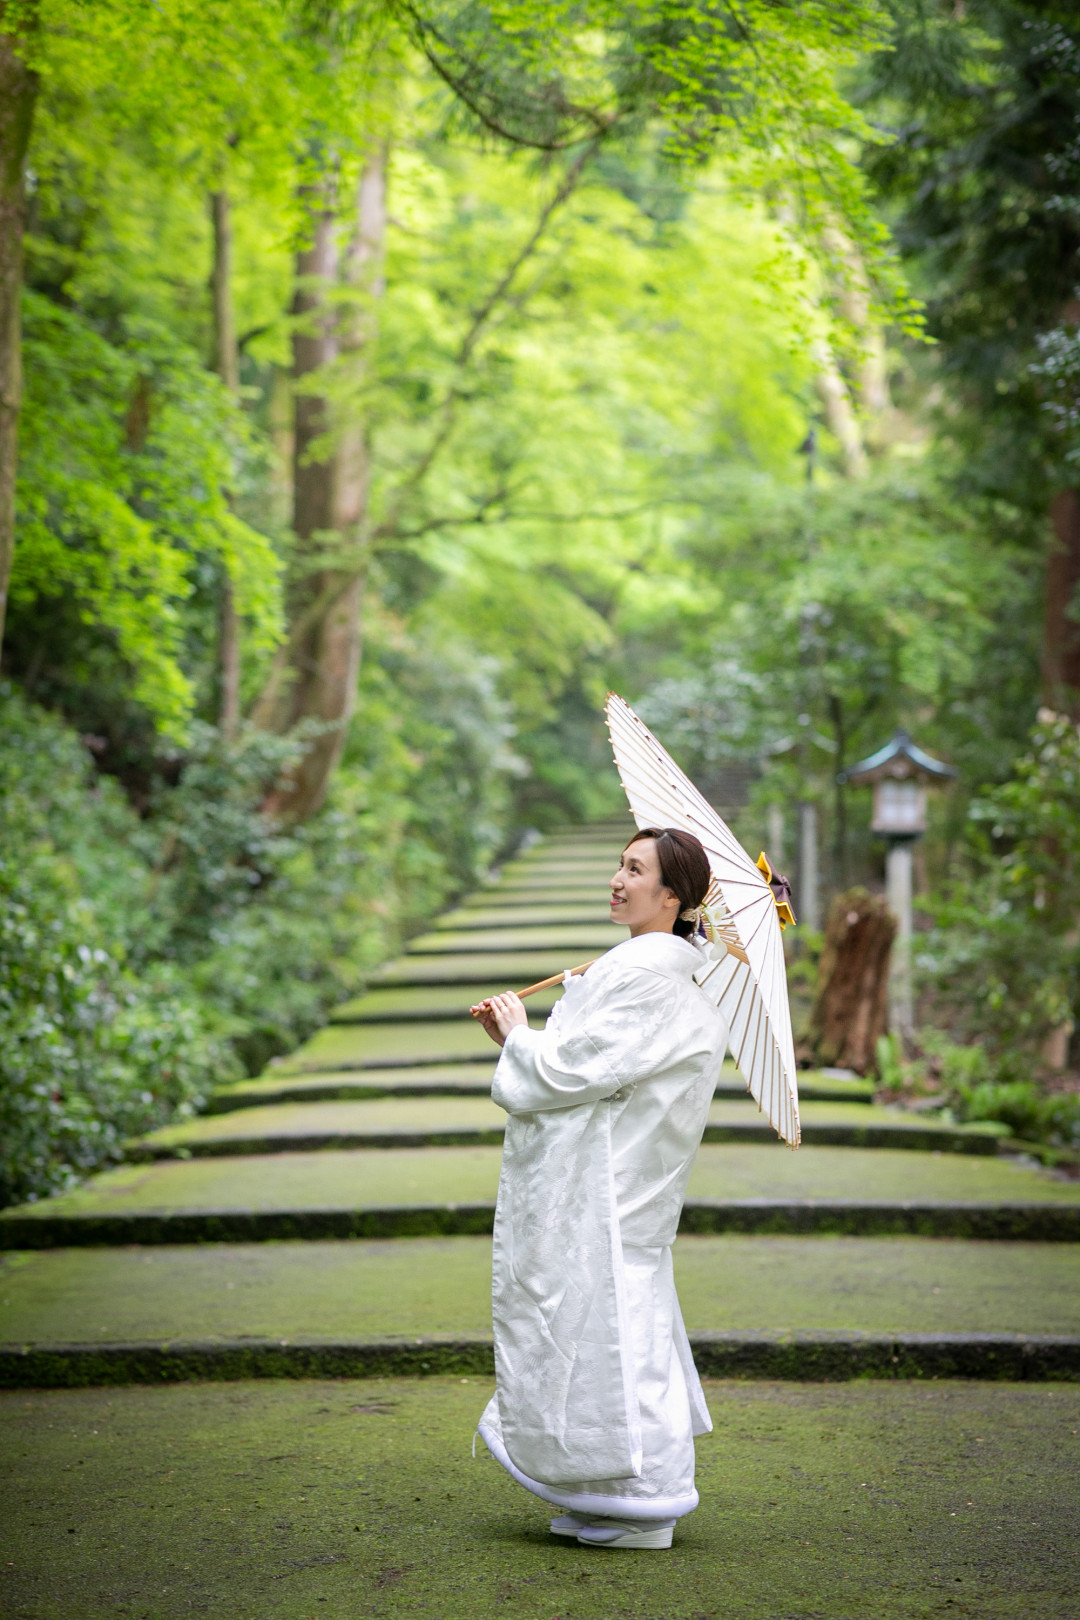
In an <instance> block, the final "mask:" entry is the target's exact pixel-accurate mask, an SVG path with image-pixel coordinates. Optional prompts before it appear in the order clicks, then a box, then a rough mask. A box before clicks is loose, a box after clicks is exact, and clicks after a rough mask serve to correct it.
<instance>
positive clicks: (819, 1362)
mask: <svg viewBox="0 0 1080 1620" xmlns="http://www.w3.org/2000/svg"><path fill="white" fill-rule="evenodd" d="M689 1342H690V1349H691V1353H692V1355H693V1357H694V1361H695V1363H696V1365H697V1368H698V1372H699V1374H700V1376H701V1377H702V1378H703V1379H710V1378H736V1379H750V1378H762V1379H769V1380H779V1379H784V1380H789V1381H799V1382H804V1383H814V1384H820V1383H823V1382H826V1381H829V1382H838V1381H842V1380H849V1379H866V1378H878V1379H887V1380H888V1381H889V1382H890V1383H894V1382H895V1381H896V1380H897V1379H916V1380H926V1379H933V1380H938V1379H966V1380H968V1381H971V1380H977V1379H984V1380H986V1381H988V1382H991V1383H994V1384H1001V1383H1005V1382H1012V1383H1017V1384H1035V1383H1050V1384H1056V1385H1057V1386H1058V1389H1059V1392H1060V1393H1062V1394H1066V1393H1071V1389H1070V1386H1071V1385H1075V1384H1076V1383H1077V1382H1078V1381H1080V1335H1069V1334H1034V1333H855V1332H849V1333H801V1332H796V1333H789V1332H772V1333H740V1332H739V1331H738V1330H737V1329H728V1330H725V1331H724V1332H721V1333H691V1334H690V1335H689ZM451 1374H452V1375H454V1376H455V1377H456V1376H458V1375H460V1374H468V1375H470V1376H472V1377H476V1378H480V1379H482V1380H483V1381H484V1382H485V1383H489V1384H490V1382H491V1380H492V1379H493V1378H494V1376H495V1352H494V1346H493V1344H492V1341H491V1338H490V1337H489V1336H487V1335H484V1336H477V1337H475V1338H469V1337H464V1336H461V1337H458V1338H451V1337H450V1336H448V1335H441V1336H439V1337H438V1338H435V1337H431V1336H425V1337H418V1338H414V1339H393V1338H391V1339H376V1340H372V1339H364V1338H359V1337H355V1336H352V1337H348V1338H344V1337H343V1338H337V1339H315V1338H311V1337H309V1336H307V1335H300V1336H298V1337H296V1338H285V1339H276V1338H275V1339H264V1338H260V1337H258V1336H257V1335H255V1334H250V1335H248V1336H246V1337H244V1338H242V1339H184V1338H175V1339H168V1340H160V1339H159V1340H145V1339H144V1340H134V1341H132V1340H127V1341H121V1342H119V1343H116V1342H107V1341H105V1342H99V1343H98V1344H81V1343H79V1342H75V1343H74V1344H71V1343H65V1342H62V1341H61V1342H55V1343H45V1344H30V1345H5V1344H3V1343H2V1342H0V1389H7V1390H49V1389H54V1390H56V1389H62V1390H72V1389H95V1390H97V1391H99V1399H100V1391H101V1390H103V1389H108V1388H111V1389H116V1388H117V1386H120V1385H125V1384H128V1385H135V1384H153V1385H162V1384H190V1383H194V1382H198V1383H200V1384H208V1383H211V1382H213V1381H215V1380H217V1381H222V1380H224V1381H227V1382H229V1383H237V1382H238V1381H239V1380H240V1379H249V1378H250V1379H256V1378H261V1379H267V1378H271V1379H273V1378H276V1379H293V1380H296V1379H307V1380H311V1379H334V1380H341V1379H346V1378H375V1379H378V1380H380V1386H381V1387H382V1388H385V1385H384V1384H383V1382H382V1381H383V1380H385V1379H388V1378H408V1377H413V1378H434V1377H439V1376H443V1377H447V1376H449V1375H451ZM467 1381H468V1380H467V1379H465V1378H463V1379H462V1382H463V1383H464V1382H467ZM241 1387H242V1386H241ZM1051 1393H1052V1392H1051ZM107 1404H111V1403H107ZM371 1409H372V1410H375V1411H378V1410H379V1408H378V1406H375V1407H373V1408H371ZM323 1410H329V1408H323ZM358 1410H366V1408H363V1407H361V1408H358ZM474 1421H475V1414H474ZM983 1426H984V1427H985V1425H983ZM301 1500H304V1498H301ZM414 1500H415V1501H419V1500H421V1498H419V1497H415V1498H414ZM890 1500H891V1501H892V1502H893V1503H894V1504H895V1498H892V1499H890ZM1004 1511H1008V1509H1005V1510H1004ZM354 1529H359V1526H358V1525H357V1526H354ZM957 1579H959V1577H957ZM85 1612H86V1611H85V1610H81V1611H80V1613H83V1614H85ZM114 1612H115V1611H114ZM384 1612H385V1611H384ZM909 1612H910V1611H909ZM1029 1612H1030V1611H1029ZM1061 1613H1062V1611H1061V1610H1056V1611H1054V1615H1053V1617H1052V1620H1057V1617H1058V1615H1060V1614H1061ZM688 1620H691V1617H690V1616H689V1615H688ZM695 1620H696V1617H695ZM1048 1620H1050V1617H1049V1616H1048Z"/></svg>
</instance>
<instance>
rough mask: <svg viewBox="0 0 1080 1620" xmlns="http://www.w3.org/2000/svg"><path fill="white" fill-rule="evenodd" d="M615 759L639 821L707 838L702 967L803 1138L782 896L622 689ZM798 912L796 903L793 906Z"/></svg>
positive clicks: (755, 1071)
mask: <svg viewBox="0 0 1080 1620" xmlns="http://www.w3.org/2000/svg"><path fill="white" fill-rule="evenodd" d="M606 713H607V723H608V730H609V732H610V733H611V747H612V750H613V752H614V754H615V765H616V767H617V769H618V772H619V776H620V777H621V779H622V785H623V787H624V788H625V789H626V797H627V800H628V801H629V804H630V813H631V815H632V816H633V817H634V820H635V821H636V822H637V824H638V826H639V827H679V828H681V829H682V831H683V832H688V833H693V835H694V837H695V838H698V839H700V841H701V843H702V845H703V846H704V849H705V853H706V855H707V856H708V857H709V865H710V867H711V868H712V883H711V885H710V887H709V892H708V894H707V895H706V896H705V903H704V907H703V910H704V914H705V921H706V924H707V927H708V932H709V935H710V938H711V939H712V941H713V946H714V949H713V952H712V953H711V959H710V960H709V962H708V963H706V964H705V965H704V966H702V967H700V968H699V969H698V970H697V972H696V973H695V975H694V977H695V978H696V980H697V982H698V984H700V985H701V988H702V989H703V990H704V991H705V993H706V994H707V995H708V996H709V997H710V999H711V1000H713V1001H715V1002H716V1005H717V1006H718V1007H719V1009H720V1011H721V1013H723V1015H724V1017H725V1019H726V1020H727V1023H728V1027H729V1029H730V1032H731V1033H730V1044H731V1052H732V1056H733V1057H734V1059H735V1062H736V1063H737V1064H738V1066H739V1071H740V1073H741V1074H742V1077H743V1079H744V1080H745V1081H746V1085H747V1089H748V1090H749V1092H750V1095H751V1096H752V1097H753V1098H754V1099H755V1101H756V1102H757V1105H758V1107H759V1108H760V1109H761V1111H762V1112H763V1113H764V1114H766V1115H767V1116H768V1120H769V1124H770V1125H771V1126H772V1127H773V1129H774V1130H775V1131H776V1132H777V1133H778V1134H779V1135H780V1136H782V1137H783V1139H784V1141H785V1142H789V1143H790V1144H791V1146H792V1147H793V1148H795V1147H798V1145H799V1135H800V1133H799V1093H798V1085H797V1082H796V1076H795V1048H794V1044H793V1042H792V1038H791V1013H790V1011H789V1008H788V994H787V975H786V973H785V970H784V948H783V944H782V941H781V921H780V902H779V900H778V898H777V896H776V895H774V893H773V890H772V889H771V888H770V886H769V882H768V881H767V877H771V872H770V871H769V867H768V862H767V861H765V863H764V866H765V870H764V872H763V871H762V869H761V866H759V865H755V864H754V862H753V861H752V860H751V859H750V857H749V855H748V854H747V853H746V851H745V850H744V849H743V847H742V845H741V844H740V843H739V841H738V839H737V838H736V837H735V835H734V834H733V833H732V831H731V829H730V828H729V827H728V826H727V824H726V822H724V821H723V820H722V819H721V817H720V816H718V815H717V813H716V811H715V810H714V809H713V807H712V805H711V804H709V803H708V802H707V800H706V799H704V798H703V797H702V795H701V794H700V793H699V792H698V790H697V788H696V787H695V786H694V784H693V783H692V782H691V781H690V780H689V778H688V777H686V776H684V775H683V773H682V771H681V770H680V769H679V767H678V766H677V765H676V763H675V761H674V760H673V759H672V757H671V755H670V754H669V753H668V752H667V750H666V749H665V748H662V747H661V746H660V744H659V743H658V742H657V740H656V738H655V737H654V736H653V734H652V732H651V731H650V730H649V728H648V726H647V725H645V723H644V721H642V720H639V719H638V717H637V715H636V714H635V713H634V711H633V709H632V708H631V707H630V705H629V704H628V703H625V702H624V701H623V699H622V698H621V697H617V696H616V695H615V693H614V692H611V693H609V694H608V700H607V705H606ZM786 909H787V910H788V914H789V915H790V907H788V908H786Z"/></svg>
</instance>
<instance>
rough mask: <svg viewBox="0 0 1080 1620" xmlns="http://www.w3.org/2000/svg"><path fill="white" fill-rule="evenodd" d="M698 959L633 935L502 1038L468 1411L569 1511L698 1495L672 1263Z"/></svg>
mask: <svg viewBox="0 0 1080 1620" xmlns="http://www.w3.org/2000/svg"><path fill="white" fill-rule="evenodd" d="M700 960H701V958H700V954H699V952H698V951H697V950H696V949H695V948H694V947H693V946H691V945H689V944H688V943H687V942H686V941H685V940H682V939H678V938H676V937H674V936H673V935H670V934H645V935H640V936H639V937H638V938H637V939H632V940H627V941H626V942H625V943H624V944H622V945H619V946H617V947H616V948H615V949H614V950H613V951H610V952H609V953H608V954H607V955H606V956H605V957H603V958H602V959H601V961H599V962H598V963H596V965H595V966H594V967H592V968H590V969H589V972H588V973H587V974H585V975H583V976H582V977H580V978H578V979H575V980H571V981H570V982H569V983H568V984H567V987H566V990H565V993H564V995H563V997H562V999H561V1000H560V1001H559V1003H558V1004H557V1006H556V1007H555V1010H554V1012H553V1013H552V1015H551V1017H550V1018H549V1019H548V1022H547V1026H546V1028H545V1029H544V1030H543V1031H537V1030H530V1029H527V1028H523V1027H518V1028H516V1029H515V1030H513V1031H512V1032H511V1035H510V1037H509V1038H508V1040H507V1041H506V1044H505V1045H504V1047H503V1055H502V1057H501V1059H500V1061H499V1065H498V1068H497V1069H496V1073H495V1079H494V1082H493V1084H492V1093H491V1094H492V1097H493V1098H494V1100H495V1101H496V1102H497V1103H498V1104H499V1105H500V1107H502V1108H505V1109H506V1111H507V1113H508V1115H509V1119H508V1121H507V1129H506V1138H505V1143H504V1147H503V1168H502V1175H501V1178H500V1182H499V1199H498V1206H497V1210H496V1217H495V1241H494V1263H493V1285H492V1314H493V1321H494V1333H495V1361H496V1378H497V1390H496V1394H495V1396H494V1397H493V1398H492V1400H491V1402H489V1404H488V1407H487V1409H486V1410H485V1412H484V1414H483V1417H482V1419H481V1421H480V1434H481V1436H482V1438H483V1440H484V1441H485V1444H486V1445H487V1446H488V1449H489V1450H490V1451H491V1452H492V1454H493V1455H494V1456H495V1457H497V1458H498V1460H499V1461H500V1462H502V1464H503V1466H504V1467H507V1468H508V1469H509V1471H510V1472H511V1473H512V1474H513V1476H514V1477H515V1478H516V1479H518V1481H519V1482H520V1483H521V1484H523V1485H525V1486H526V1488H527V1489H529V1490H532V1491H534V1492H535V1493H536V1494H537V1495H540V1496H542V1497H543V1498H544V1499H545V1500H546V1501H549V1502H553V1503H555V1504H556V1505H558V1506H561V1507H565V1508H568V1509H570V1510H571V1511H573V1510H576V1509H578V1508H580V1509H582V1510H583V1511H585V1512H592V1513H597V1512H601V1511H603V1512H605V1513H608V1514H618V1513H620V1512H622V1513H626V1514H630V1515H631V1516H636V1517H638V1518H671V1517H673V1516H674V1517H678V1516H680V1515H681V1514H683V1513H688V1512H690V1511H691V1509H692V1508H693V1507H695V1506H696V1505H697V1492H696V1491H695V1489H694V1447H693V1436H694V1434H701V1433H704V1432H706V1431H707V1430H708V1429H709V1428H710V1427H711V1424H710V1421H709V1415H708V1411H707V1409H706V1406H705V1400H704V1396H703V1394H702V1390H701V1384H700V1381H699V1380H698V1376H697V1373H696V1371H695V1369H694V1364H693V1359H692V1357H691V1354H690V1346H689V1343H688V1341H687V1338H686V1332H685V1329H684V1327H683V1323H682V1317H681V1315H680V1312H679V1304H678V1299H677V1297H676V1294H675V1286H674V1281H673V1278H672V1270H671V1244H672V1242H673V1241H674V1238H675V1233H676V1228H677V1226H678V1221H679V1214H680V1211H681V1209H682V1202H683V1196H684V1194H685V1190H686V1182H687V1179H688V1177H689V1174H690V1167H691V1165H692V1163H693V1159H694V1155H695V1153H696V1152H697V1148H698V1145H699V1143H700V1141H701V1135H702V1131H703V1130H704V1126H705V1120H706V1118H707V1115H708V1109H709V1103H710V1101H711V1099H712V1095H713V1091H714V1088H715V1084H716V1078H717V1074H718V1072H719V1068H720V1064H721V1062H722V1060H723V1056H724V1052H725V1049H726V1046H727V1027H726V1025H725V1023H724V1020H723V1018H722V1017H721V1015H720V1013H719V1012H718V1010H717V1008H716V1007H715V1006H714V1005H713V1003H712V1002H711V1001H710V1000H709V999H708V997H707V996H706V995H705V994H704V993H703V991H701V990H700V989H699V987H698V986H697V984H696V983H695V982H694V979H693V973H694V970H695V968H697V967H698V966H699V965H700Z"/></svg>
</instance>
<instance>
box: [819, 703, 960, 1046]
mask: <svg viewBox="0 0 1080 1620" xmlns="http://www.w3.org/2000/svg"><path fill="white" fill-rule="evenodd" d="M956 774H957V773H956V772H955V771H954V770H953V768H952V766H951V765H946V764H944V763H943V762H942V761H941V760H940V759H935V758H934V757H933V755H932V754H927V753H924V751H923V750H922V749H921V748H919V747H918V746H917V745H916V744H915V743H914V742H912V740H911V738H910V737H909V735H908V733H907V732H906V731H903V730H898V731H895V732H894V733H893V735H892V737H891V738H890V740H889V741H888V742H887V743H886V744H885V746H884V747H883V748H879V749H878V751H877V753H876V754H871V755H870V756H869V758H868V759H862V760H860V761H859V762H858V764H857V765H852V766H850V767H849V768H848V769H847V770H846V771H842V772H841V773H840V780H841V781H843V782H853V783H860V782H868V783H870V784H872V786H873V789H874V807H873V815H872V818H871V821H870V830H871V832H874V833H876V834H877V835H878V836H879V837H880V838H884V839H885V840H886V842H887V844H888V854H887V855H886V858H885V890H886V896H887V899H888V902H889V909H890V911H891V912H892V913H893V916H894V917H895V918H896V924H897V927H896V950H895V952H894V954H893V963H892V973H891V975H890V984H889V992H890V994H889V1012H890V1023H891V1025H892V1028H893V1029H894V1030H896V1031H897V1033H899V1034H900V1035H902V1036H904V1037H905V1038H909V1037H910V1036H911V1035H912V1034H913V1033H914V1024H915V1007H914V992H913V988H912V982H911V936H912V928H913V920H912V888H913V885H912V868H913V860H912V856H913V851H914V845H915V842H916V840H917V839H919V838H921V837H922V835H923V833H924V832H925V831H926V792H927V787H928V786H929V784H931V783H933V782H938V783H940V782H942V781H946V780H948V779H949V778H950V777H954V776H955V775H956Z"/></svg>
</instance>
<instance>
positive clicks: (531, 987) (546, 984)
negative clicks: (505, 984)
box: [517, 956, 596, 1001]
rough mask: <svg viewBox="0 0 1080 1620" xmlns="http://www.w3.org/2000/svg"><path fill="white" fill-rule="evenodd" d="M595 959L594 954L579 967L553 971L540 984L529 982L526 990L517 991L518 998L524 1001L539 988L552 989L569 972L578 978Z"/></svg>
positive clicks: (572, 976) (560, 982)
mask: <svg viewBox="0 0 1080 1620" xmlns="http://www.w3.org/2000/svg"><path fill="white" fill-rule="evenodd" d="M595 961H596V957H595V956H594V957H593V958H592V961H590V962H581V963H579V964H578V966H577V967H573V968H566V969H565V971H564V972H562V973H553V974H552V975H551V978H550V979H541V980H540V982H539V984H527V985H526V986H525V988H524V990H519V991H517V998H518V1000H519V1001H524V1000H525V997H526V996H534V995H535V994H536V992H537V991H538V990H550V989H551V987H552V985H553V984H562V982H563V980H564V979H565V978H566V976H567V974H569V975H570V976H571V978H576V977H577V975H578V974H579V973H584V972H585V969H586V968H591V967H592V965H593V962H595Z"/></svg>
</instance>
